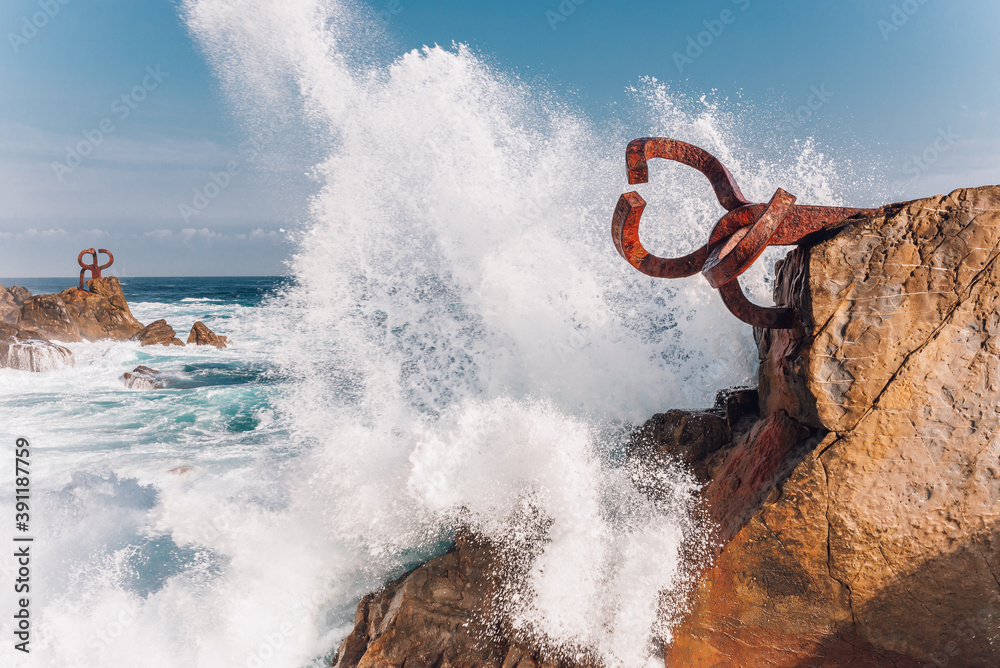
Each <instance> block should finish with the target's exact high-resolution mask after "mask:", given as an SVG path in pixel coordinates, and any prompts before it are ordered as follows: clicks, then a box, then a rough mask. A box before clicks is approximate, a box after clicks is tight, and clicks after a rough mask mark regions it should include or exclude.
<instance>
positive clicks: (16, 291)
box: [7, 285, 31, 306]
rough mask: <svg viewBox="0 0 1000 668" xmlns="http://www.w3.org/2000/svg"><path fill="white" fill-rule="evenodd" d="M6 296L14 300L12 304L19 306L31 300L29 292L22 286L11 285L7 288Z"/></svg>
mask: <svg viewBox="0 0 1000 668" xmlns="http://www.w3.org/2000/svg"><path fill="white" fill-rule="evenodd" d="M7 294H9V295H10V296H11V297H13V298H14V303H15V304H17V305H18V306H20V305H21V304H23V303H24V302H26V301H27V300H28V299H30V298H31V291H30V290H28V288H26V287H24V286H23V285H12V286H10V287H9V288H7Z"/></svg>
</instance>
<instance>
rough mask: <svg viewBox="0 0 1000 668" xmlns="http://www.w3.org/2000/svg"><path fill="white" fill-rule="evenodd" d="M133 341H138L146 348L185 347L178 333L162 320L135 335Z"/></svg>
mask: <svg viewBox="0 0 1000 668" xmlns="http://www.w3.org/2000/svg"><path fill="white" fill-rule="evenodd" d="M132 340H133V341H138V342H139V343H140V344H142V345H144V346H156V345H159V346H183V345H184V344H183V343H181V340H180V339H178V338H177V332H175V331H174V328H173V327H171V326H170V325H168V324H167V321H166V320H163V319H162V318H161V319H160V320H156V321H154V322H151V323H150V324H148V325H146V326H145V327H143V328H142V329H141V330H139V331H138V332H136V333H135V335H134V336H133V337H132Z"/></svg>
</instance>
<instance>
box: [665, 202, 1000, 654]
mask: <svg viewBox="0 0 1000 668" xmlns="http://www.w3.org/2000/svg"><path fill="white" fill-rule="evenodd" d="M998 256H1000V188H995V187H991V188H979V189H970V190H958V191H955V192H953V193H951V194H950V195H948V196H941V197H935V198H929V199H926V200H919V201H916V202H911V203H908V204H906V205H903V206H900V207H897V208H894V209H891V210H889V211H887V212H885V213H884V215H880V216H877V217H875V218H872V219H869V220H865V221H860V222H857V223H855V224H853V225H851V226H849V227H846V228H845V229H843V230H841V231H840V232H839V233H838V234H835V235H832V236H830V238H827V239H825V240H820V241H818V242H817V243H815V244H813V245H811V246H809V247H806V248H800V249H797V250H795V251H794V252H793V253H792V254H790V255H789V256H788V258H787V259H786V260H785V261H784V262H783V263H782V265H781V266H780V268H779V271H778V291H779V298H781V299H782V300H784V301H785V302H786V303H791V304H794V305H795V306H796V307H797V308H798V309H799V310H800V314H801V320H802V325H801V327H800V328H799V329H798V330H794V331H791V330H771V331H767V332H764V333H762V335H761V337H760V351H761V367H760V398H761V409H762V416H764V418H765V419H772V418H773V416H775V415H781V416H785V417H783V418H782V419H783V420H791V421H793V422H794V423H795V424H797V425H799V427H800V428H801V429H803V430H807V431H809V432H810V434H812V437H813V438H814V439H816V438H819V439H821V440H820V442H819V443H818V445H816V446H815V447H810V448H808V449H807V451H806V452H805V454H804V456H802V457H801V461H798V462H796V465H795V467H794V470H792V472H791V473H790V475H789V477H788V478H787V479H786V480H784V482H783V484H781V485H780V486H775V487H773V488H772V489H771V491H769V492H768V499H767V501H766V502H765V503H763V504H762V505H761V506H760V507H759V508H752V507H751V508H750V510H752V512H751V513H750V514H749V519H748V521H747V522H746V523H745V524H744V525H743V526H742V528H741V529H740V530H739V531H738V533H736V534H735V537H734V538H733V539H732V540H731V541H730V542H729V543H728V544H727V545H726V547H725V549H724V550H723V551H722V553H721V555H720V557H719V559H718V560H717V561H716V563H715V565H714V566H713V567H712V568H711V570H710V571H708V573H707V574H706V576H705V577H704V579H703V580H702V582H701V585H700V586H699V589H698V591H697V594H696V597H695V601H694V606H693V612H692V614H691V616H690V617H689V618H688V619H687V620H686V621H685V623H684V624H683V626H682V628H681V629H680V630H679V631H678V633H677V635H676V640H675V643H674V645H673V647H672V648H671V649H670V652H669V653H668V658H667V662H668V665H677V666H717V665H739V666H846V665H857V666H886V667H889V666H894V667H896V668H902V667H904V666H925V665H934V666H996V665H1000V579H998V576H1000V439H998V438H997V434H998V433H1000V412H998V411H997V408H996V407H997V406H998V405H1000V311H998V306H1000V304H998V301H1000V266H998V264H997V258H998ZM715 482H716V481H715V480H713V481H712V483H710V487H711V486H712V485H713V484H715ZM721 500H722V499H719V498H715V499H709V503H710V504H713V503H718V502H719V501H721ZM713 512H714V514H721V515H725V513H719V511H718V510H714V511H713Z"/></svg>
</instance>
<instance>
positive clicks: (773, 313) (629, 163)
mask: <svg viewBox="0 0 1000 668" xmlns="http://www.w3.org/2000/svg"><path fill="white" fill-rule="evenodd" d="M649 158H664V159H667V160H674V161H675V162H680V163H683V164H685V165H688V166H690V167H694V168H695V169H697V170H698V171H700V172H701V173H702V174H704V175H705V176H706V177H708V180H709V182H710V183H711V184H712V189H713V190H714V191H715V196H716V197H717V198H718V200H719V203H720V204H722V206H723V207H725V208H726V210H727V211H728V213H727V214H726V215H724V216H723V217H722V219H721V220H719V222H718V223H716V225H715V227H714V228H713V229H712V233H711V234H710V235H709V239H708V243H707V244H705V245H704V246H702V247H701V248H699V249H698V250H696V251H694V252H693V253H690V254H688V255H685V256H683V257H679V258H662V257H658V256H656V255H653V254H652V253H650V252H649V251H647V250H646V249H645V248H644V247H643V245H642V243H641V242H640V241H639V222H640V221H641V220H642V214H643V211H644V210H645V208H646V202H645V200H643V199H642V197H640V196H639V193H637V192H634V191H633V192H629V193H625V194H624V195H622V196H621V197H620V198H619V199H618V205H617V206H616V207H615V213H614V216H613V217H612V220H611V237H612V240H613V241H614V244H615V248H616V249H617V250H618V252H619V253H620V254H621V256H622V257H624V258H625V259H626V260H627V261H628V263H629V264H631V265H632V266H633V267H635V268H636V269H638V270H639V271H641V272H642V273H644V274H646V275H648V276H654V277H657V278H682V277H685V276H692V275H694V274H696V273H698V272H699V271H700V272H701V273H702V274H703V275H704V276H705V278H706V279H707V280H708V282H709V284H710V285H711V286H712V287H714V288H716V289H718V290H719V293H720V294H721V295H722V299H723V302H724V303H725V304H726V307H727V308H728V309H729V310H730V311H731V312H732V313H733V315H735V316H736V317H737V318H739V319H740V320H742V321H743V322H746V323H748V324H750V325H753V326H755V327H765V328H772V329H773V328H782V329H787V328H789V327H792V326H793V323H794V322H795V317H794V316H795V314H794V312H793V311H792V309H789V308H786V307H774V308H767V307H764V306H757V305H756V304H753V303H751V302H750V300H748V299H747V298H746V295H745V294H743V290H742V288H740V285H739V282H738V281H737V277H738V276H739V275H740V274H742V273H743V272H744V271H746V270H747V269H748V268H749V267H750V266H751V265H752V264H753V263H754V261H756V259H757V258H758V257H760V254H761V253H763V252H764V249H765V248H767V247H768V246H769V245H773V246H785V245H790V244H796V243H799V242H800V241H801V240H802V239H803V238H804V237H806V236H807V235H809V234H811V233H813V232H817V231H819V230H821V229H824V228H827V227H834V226H837V225H839V224H841V223H842V222H843V221H844V220H845V219H847V218H850V217H851V216H855V215H859V214H861V215H871V214H873V213H874V212H875V211H876V210H875V209H855V208H847V207H832V206H801V205H799V206H797V205H796V204H795V197H794V196H793V195H791V194H789V193H787V192H785V191H784V190H782V189H781V188H778V190H777V191H776V192H775V193H774V196H773V197H772V198H771V201H770V202H768V203H767V204H753V203H751V202H749V201H748V200H747V199H746V198H745V197H743V193H741V192H740V189H739V186H737V185H736V181H735V180H734V179H733V176H732V174H730V173H729V170H728V169H726V168H725V166H723V164H722V163H721V162H719V160H718V158H716V157H715V156H713V155H712V154H711V153H709V152H708V151H705V150H704V149H701V148H698V147H697V146H693V145H691V144H687V143H685V142H682V141H677V140H676V139H666V138H663V137H646V138H643V139H636V140H634V141H632V142H630V143H629V145H628V148H627V149H626V151H625V162H626V167H627V170H628V181H629V184H633V185H634V184H636V183H646V182H648V181H649V167H648V165H647V161H648V159H649Z"/></svg>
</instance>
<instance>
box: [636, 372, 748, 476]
mask: <svg viewBox="0 0 1000 668" xmlns="http://www.w3.org/2000/svg"><path fill="white" fill-rule="evenodd" d="M757 404H758V399H757V390H755V389H752V388H734V389H731V390H723V391H721V392H719V394H718V396H717V397H716V400H715V406H714V407H713V408H711V409H708V410H704V411H683V410H670V411H667V412H666V413H658V414H656V415H654V416H653V417H652V418H650V419H649V420H648V421H647V422H646V424H644V425H643V426H642V427H640V428H639V429H637V430H636V431H635V432H634V433H633V434H632V437H631V439H630V442H629V448H628V450H629V453H628V454H629V457H630V458H638V459H644V460H649V459H667V460H670V461H672V462H678V463H681V464H683V465H685V466H686V467H687V468H689V469H690V470H691V471H692V472H693V473H694V474H695V477H697V478H698V480H699V481H701V482H703V483H708V482H709V481H710V480H711V479H712V477H713V474H712V471H713V470H714V469H715V468H716V467H717V466H718V465H719V464H720V463H721V462H722V461H724V460H725V450H726V449H727V448H728V447H729V446H731V445H732V444H733V442H735V441H739V440H740V438H741V437H742V436H743V435H744V434H745V433H746V432H747V431H749V429H750V427H751V426H753V424H754V422H756V420H757V418H758V417H759V414H758V410H757Z"/></svg>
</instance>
